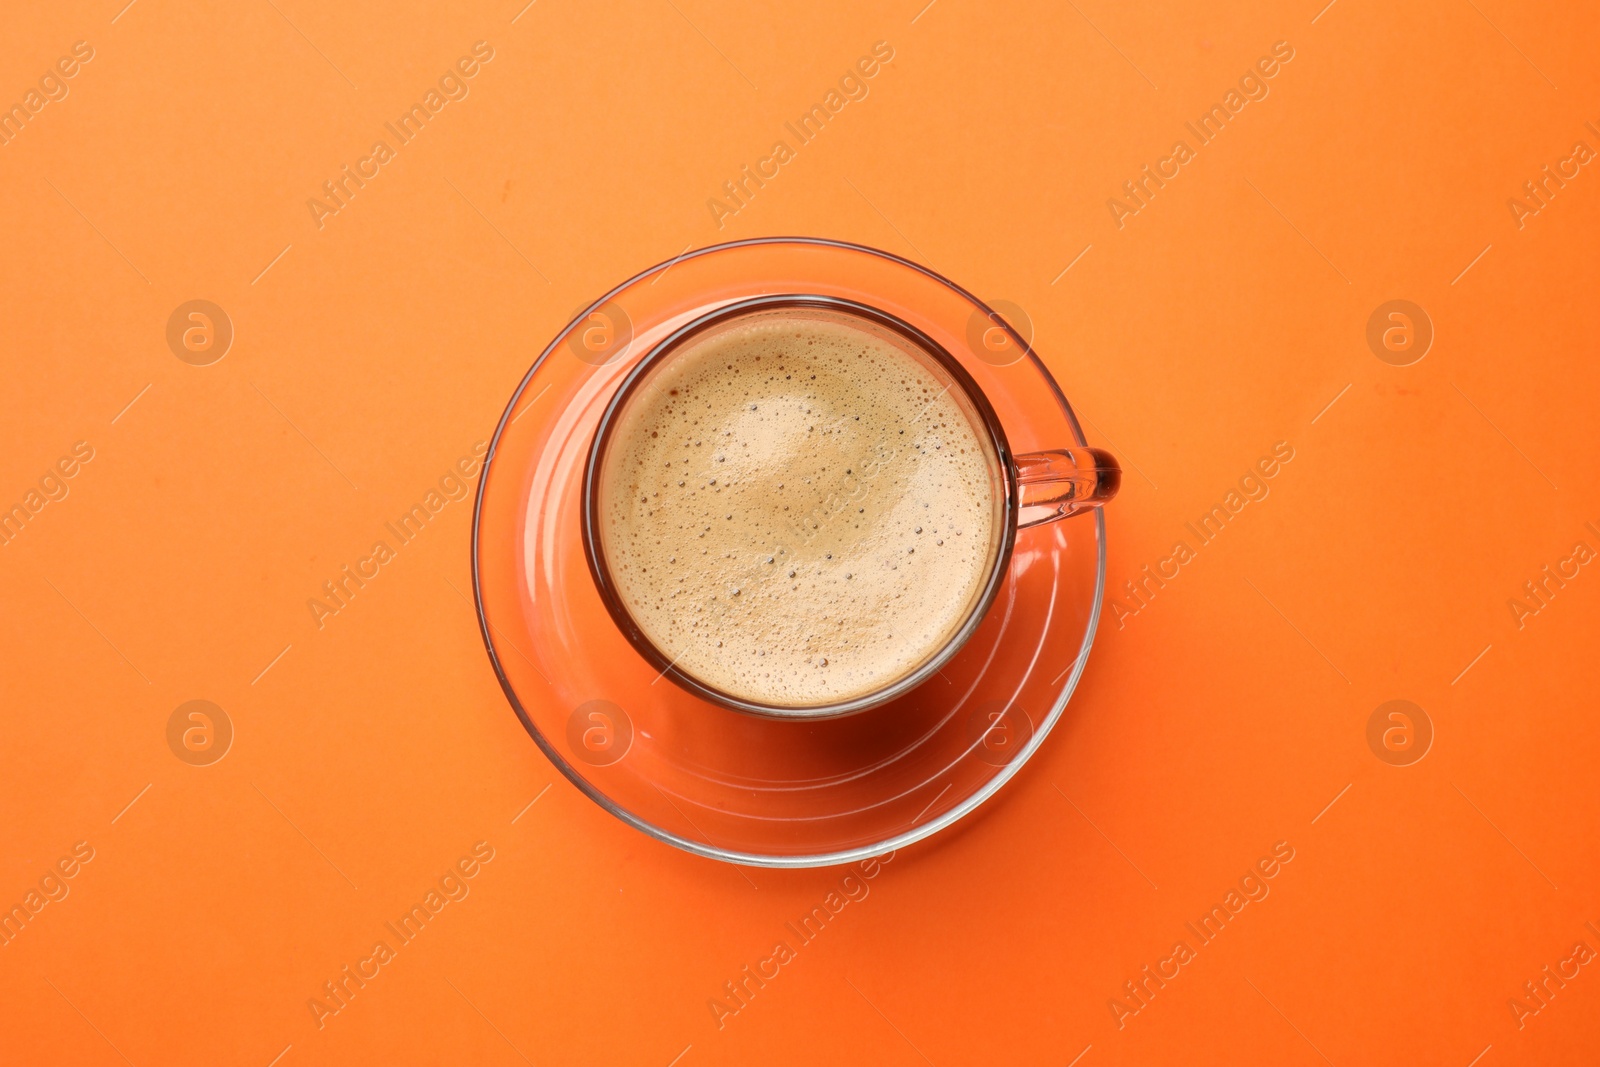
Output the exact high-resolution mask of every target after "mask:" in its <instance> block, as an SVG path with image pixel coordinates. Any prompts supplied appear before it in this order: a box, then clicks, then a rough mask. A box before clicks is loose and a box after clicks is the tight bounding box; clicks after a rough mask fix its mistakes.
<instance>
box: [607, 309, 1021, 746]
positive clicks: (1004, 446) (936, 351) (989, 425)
mask: <svg viewBox="0 0 1600 1067" xmlns="http://www.w3.org/2000/svg"><path fill="white" fill-rule="evenodd" d="M790 308H812V309H816V310H822V311H831V312H834V313H837V314H842V315H846V316H854V317H856V318H861V319H865V320H867V321H868V322H872V323H874V324H876V325H878V326H880V327H883V328H884V329H887V330H890V331H892V332H894V333H897V334H899V335H900V336H901V337H902V338H903V339H904V340H906V341H909V342H910V343H912V344H913V345H915V346H916V347H917V348H918V349H920V350H921V351H922V352H923V353H924V354H926V355H927V356H928V357H929V358H931V359H932V360H934V362H936V363H938V364H939V366H940V367H941V368H942V369H943V370H944V371H945V373H947V374H949V375H950V376H951V378H952V379H953V380H954V381H955V383H956V385H957V386H959V387H960V388H961V390H962V391H963V392H964V393H965V395H966V398H967V400H968V401H969V402H970V403H971V404H972V406H973V407H974V408H975V409H976V410H977V412H978V415H979V418H980V419H981V421H982V423H983V430H984V432H985V433H986V434H987V435H988V440H989V444H990V447H991V448H992V449H993V451H994V455H995V461H996V463H997V464H998V466H999V469H1000V476H1001V478H1002V479H1003V480H1004V483H1005V486H1004V492H1003V493H1002V500H1001V514H1000V515H999V516H998V521H999V522H1000V524H1001V526H1000V543H999V547H998V549H997V550H996V551H995V553H994V556H993V559H992V560H991V562H990V566H989V571H988V574H987V576H986V577H985V579H984V584H983V588H982V590H981V591H980V593H979V595H978V596H977V598H976V599H974V600H973V602H972V604H971V606H970V607H969V608H968V610H967V614H966V616H965V617H964V618H963V619H962V621H961V625H960V626H959V627H957V628H956V630H955V632H954V633H952V634H951V635H950V637H949V639H948V640H946V642H945V643H944V644H943V645H942V646H941V647H940V648H939V650H938V651H937V652H935V653H933V655H931V656H929V657H928V658H927V659H926V660H924V661H923V662H922V663H921V664H919V665H918V666H917V667H916V668H914V669H913V670H911V671H910V672H908V673H906V674H905V675H903V676H901V677H900V678H898V679H896V680H895V681H893V682H891V683H890V684H889V685H887V686H884V687H882V688H880V689H875V690H873V691H872V692H870V693H866V694H863V695H861V696H858V697H852V698H851V699H849V700H841V701H833V702H831V703H827V704H807V705H785V704H768V703H764V702H761V701H754V700H747V699H745V698H743V697H739V696H736V695H734V694H732V693H729V692H726V691H725V690H722V689H719V688H717V687H715V686H713V685H710V684H708V683H706V682H704V681H702V680H701V679H699V678H697V677H695V676H694V675H693V674H691V673H689V672H688V671H686V670H684V669H682V668H681V667H679V666H678V664H677V657H668V656H667V655H666V654H665V653H664V652H663V651H662V650H661V649H659V648H657V647H656V645H655V643H654V642H653V641H651V640H650V638H649V636H648V635H646V634H645V633H644V631H643V629H642V628H641V627H640V626H639V625H638V623H637V621H636V620H635V619H634V617H633V613H632V612H630V611H629V610H628V607H627V605H626V604H625V603H624V602H623V599H622V595H621V591H620V590H619V589H618V588H617V585H616V583H615V582H614V581H613V579H612V577H611V574H610V571H609V569H608V568H607V566H606V563H605V559H604V552H603V550H602V548H601V533H600V524H599V519H598V512H599V494H600V488H601V478H600V468H601V464H602V461H603V460H604V458H605V455H606V449H607V446H608V445H609V444H610V443H611V437H612V431H613V430H614V429H615V427H616V417H617V416H618V414H619V413H620V412H621V411H622V408H623V406H624V405H625V404H626V403H627V401H628V399H629V398H630V397H631V396H632V395H633V393H634V391H635V390H636V389H637V388H638V386H639V385H641V384H642V383H643V382H644V381H645V379H646V378H648V377H649V375H650V373H651V371H652V370H654V369H655V368H656V367H657V366H659V365H660V364H661V363H663V362H664V361H665V360H667V359H669V358H671V356H672V354H673V353H674V352H675V351H677V350H678V349H680V348H681V347H682V346H683V345H684V343H685V342H687V341H689V340H691V339H692V338H693V337H694V336H696V335H698V334H701V333H703V332H705V331H706V330H709V329H712V328H713V327H716V326H719V325H721V324H723V323H725V322H728V321H730V320H732V319H736V318H741V317H743V316H746V315H752V314H757V313H760V312H763V311H772V310H784V309H790ZM1018 492H1019V490H1018V485H1017V470H1016V464H1015V462H1014V461H1013V459H1012V454H1011V446H1010V442H1009V441H1008V440H1007V438H1006V433H1005V427H1004V426H1003V425H1001V422H1000V418H999V416H998V415H997V414H996V413H995V410H994V408H993V406H992V405H991V404H990V403H989V399H988V397H987V396H985V395H984V393H983V389H982V388H981V387H980V386H979V385H978V383H977V381H976V380H974V379H973V377H972V375H971V373H970V372H968V371H967V369H966V368H965V367H963V366H962V365H961V362H960V361H959V360H958V359H956V357H955V356H954V355H952V354H951V353H950V352H949V350H948V349H946V348H945V347H944V346H943V345H941V344H940V343H939V342H938V341H936V340H934V339H933V338H932V337H930V336H928V334H926V333H925V332H923V331H922V330H919V329H918V328H917V327H915V326H913V325H912V324H911V323H909V322H906V321H905V320H903V319H901V318H899V317H898V316H896V315H893V314H891V313H890V312H887V311H885V310H883V309H882V308H877V307H873V306H872V305H870V304H865V303H862V302H860V301H857V300H850V299H846V298H844V297H836V296H824V295H820V294H814V293H774V294H767V295H763V296H755V297H746V298H744V299H741V300H734V301H732V302H730V303H727V304H723V305H721V306H719V307H715V308H712V309H711V310H710V311H707V312H706V313H704V314H702V315H697V316H695V317H694V318H693V319H691V320H690V321H688V322H686V323H684V324H683V325H681V326H679V327H678V328H677V329H675V330H673V331H672V332H671V333H669V334H668V335H667V336H666V337H664V338H662V339H661V340H660V341H658V342H656V344H655V345H653V346H652V347H651V349H650V351H648V352H646V353H645V354H644V355H643V356H642V357H641V358H640V359H639V361H638V362H637V363H635V364H634V365H633V367H631V368H630V369H629V370H628V373H627V374H626V375H625V376H624V377H623V379H622V381H621V382H620V383H618V385H617V387H616V390H615V392H613V393H612V396H611V399H610V401H609V402H608V403H607V404H606V407H605V411H604V412H603V413H602V414H601V416H600V422H599V425H598V426H597V427H596V428H595V432H594V436H593V438H592V439H591V441H590V445H589V454H588V458H587V459H586V460H585V463H584V472H583V513H582V518H581V523H582V537H583V552H584V558H585V560H586V561H587V562H588V565H589V574H590V576H591V577H592V578H593V579H594V583H595V588H596V589H597V590H598V591H599V594H600V599H601V601H602V602H603V603H604V604H605V606H606V611H607V612H608V613H609V614H610V616H611V619H612V621H613V622H614V623H615V624H616V625H617V628H618V629H619V630H620V631H621V632H622V634H623V636H624V637H626V638H627V640H628V643H629V644H630V645H632V646H633V648H634V650H635V651H636V652H638V653H639V654H640V655H641V656H643V657H644V659H645V661H646V662H647V663H649V664H650V665H651V666H652V667H654V668H656V669H657V670H658V671H660V672H661V676H662V677H666V678H668V679H670V680H671V681H672V682H673V683H675V684H676V685H678V686H679V687H680V688H682V689H684V690H686V691H688V692H689V693H692V694H693V695H695V696H697V697H699V698H701V699H703V700H707V701H710V702H711V703H714V704H718V705H721V706H722V707H725V708H729V709H731V710H733V711H738V712H743V713H745V714H749V715H756V716H760V717H762V718H767V719H780V720H787V721H799V722H810V721H815V720H821V719H836V718H842V717H844V716H847V715H855V714H858V713H860V712H863V711H867V710H870V709H872V708H876V707H879V706H881V705H883V704H886V703H888V702H890V701H892V700H895V699H897V698H899V697H902V696H905V695H906V694H907V693H909V692H911V691H912V690H913V689H916V688H917V687H918V686H920V685H922V684H923V683H924V682H926V681H928V679H930V678H932V677H933V676H934V675H935V674H937V673H938V671H939V670H940V668H942V667H943V666H944V665H945V664H946V663H948V662H949V661H950V659H951V658H952V657H954V656H955V655H956V653H958V652H960V651H961V648H962V646H964V645H965V644H966V643H967V641H968V640H969V639H970V638H971V637H972V635H973V634H974V633H975V632H977V629H978V627H979V626H980V625H982V623H983V620H984V618H985V617H986V616H987V615H988V612H989V609H990V607H992V606H993V604H994V601H995V598H996V597H997V596H998V595H999V592H1000V588H1001V586H1002V585H1003V584H1004V583H1005V579H1006V575H1007V574H1008V573H1009V571H1010V566H1011V554H1012V550H1013V548H1014V547H1015V545H1016V539H1017V510H1018Z"/></svg>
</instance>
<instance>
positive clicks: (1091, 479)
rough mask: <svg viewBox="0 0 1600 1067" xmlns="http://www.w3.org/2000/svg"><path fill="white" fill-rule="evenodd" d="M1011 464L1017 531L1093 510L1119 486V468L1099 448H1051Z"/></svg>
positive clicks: (1031, 453) (1120, 479)
mask: <svg viewBox="0 0 1600 1067" xmlns="http://www.w3.org/2000/svg"><path fill="white" fill-rule="evenodd" d="M1015 462H1016V466H1017V529H1019V530H1026V529H1027V528H1028V527H1030V526H1038V525H1041V524H1042V523H1046V522H1055V521H1056V520H1057V519H1064V518H1066V517H1067V516H1068V515H1076V514H1077V513H1078V512H1080V511H1083V510H1085V509H1087V508H1097V507H1099V506H1100V505H1102V504H1104V503H1105V502H1106V501H1107V500H1110V499H1111V498H1112V497H1114V496H1116V495H1117V488H1118V487H1119V486H1120V485H1121V484H1122V467H1121V465H1120V464H1118V463H1117V461H1116V459H1115V458H1114V457H1113V456H1112V455H1111V453H1109V452H1107V451H1106V450H1105V449H1102V448H1087V447H1084V448H1052V449H1048V450H1046V451H1043V452H1028V453H1026V454H1024V455H1021V456H1017V457H1015Z"/></svg>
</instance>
